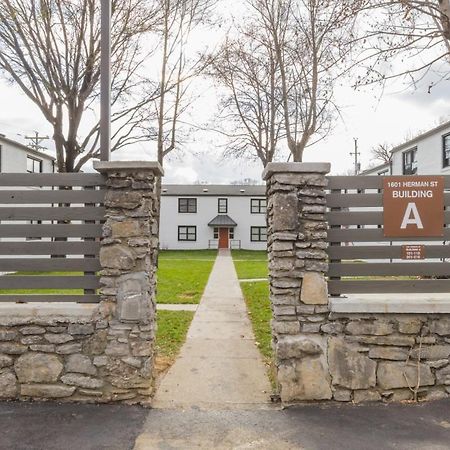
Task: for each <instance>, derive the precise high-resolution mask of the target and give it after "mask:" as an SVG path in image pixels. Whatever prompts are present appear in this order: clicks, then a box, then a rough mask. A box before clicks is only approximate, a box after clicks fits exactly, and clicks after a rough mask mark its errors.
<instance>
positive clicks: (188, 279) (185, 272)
mask: <svg viewBox="0 0 450 450" xmlns="http://www.w3.org/2000/svg"><path fill="white" fill-rule="evenodd" d="M216 255H217V251H216V250H200V251H183V250H180V251H172V250H171V251H162V252H161V253H160V255H159V263H158V287H157V296H156V301H157V302H158V303H199V302H200V298H201V296H202V294H203V291H204V290H205V286H206V283H207V281H208V278H209V274H210V273H211V270H212V267H213V264H214V260H215V257H216Z"/></svg>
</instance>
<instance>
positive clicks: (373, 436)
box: [0, 400, 450, 450]
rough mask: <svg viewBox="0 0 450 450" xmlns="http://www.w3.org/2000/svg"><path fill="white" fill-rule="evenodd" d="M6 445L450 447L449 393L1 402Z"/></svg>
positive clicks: (52, 449) (36, 448)
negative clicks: (169, 402)
mask: <svg viewBox="0 0 450 450" xmlns="http://www.w3.org/2000/svg"><path fill="white" fill-rule="evenodd" d="M0 427H1V428H0V429H1V434H0V448H1V449H2V450H13V449H14V450H28V449H30V450H31V449H33V450H40V449H42V450H44V449H46V450H56V449H58V450H94V449H95V450H98V449H108V450H115V449H117V450H124V449H133V448H135V449H136V450H142V449H191V448H204V449H280V450H285V449H307V450H322V449H324V450H325V449H326V450H329V449H333V450H334V449H336V450H340V449H342V450H344V449H345V450H353V449H354V450H363V449H364V450H372V449H373V450H380V449H405V450H406V449H408V450H415V449H424V450H440V449H450V401H448V400H442V401H435V402H430V403H422V404H418V405H411V404H409V405H405V404H390V405H383V404H371V405H335V404H320V405H305V406H297V407H293V408H288V409H285V410H260V411H257V410H253V411H237V410H232V411H200V410H197V409H189V410H184V411H183V410H164V409H144V408H141V407H139V406H125V405H99V406H97V405H73V404H55V403H19V402H11V403H9V402H5V403H0Z"/></svg>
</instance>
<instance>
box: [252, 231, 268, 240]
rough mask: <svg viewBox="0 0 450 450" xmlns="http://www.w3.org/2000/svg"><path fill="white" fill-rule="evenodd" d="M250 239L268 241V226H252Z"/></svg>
mask: <svg viewBox="0 0 450 450" xmlns="http://www.w3.org/2000/svg"><path fill="white" fill-rule="evenodd" d="M250 240H251V241H252V242H266V241H267V227H251V228H250Z"/></svg>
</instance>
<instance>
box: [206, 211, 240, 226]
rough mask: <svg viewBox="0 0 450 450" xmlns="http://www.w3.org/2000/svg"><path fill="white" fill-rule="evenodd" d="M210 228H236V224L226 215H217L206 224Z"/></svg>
mask: <svg viewBox="0 0 450 450" xmlns="http://www.w3.org/2000/svg"><path fill="white" fill-rule="evenodd" d="M208 225H209V226H210V227H237V223H236V222H235V221H234V220H233V219H232V218H231V217H230V216H228V215H226V214H219V215H218V216H216V217H214V219H213V220H211V222H209V223H208Z"/></svg>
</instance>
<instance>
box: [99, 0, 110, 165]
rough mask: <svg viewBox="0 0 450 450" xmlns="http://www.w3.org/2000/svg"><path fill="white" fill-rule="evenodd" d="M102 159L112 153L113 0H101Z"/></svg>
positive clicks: (107, 159) (107, 158)
mask: <svg viewBox="0 0 450 450" xmlns="http://www.w3.org/2000/svg"><path fill="white" fill-rule="evenodd" d="M100 26H101V33H100V160H101V161H109V159H110V155H111V0H101V22H100Z"/></svg>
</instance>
